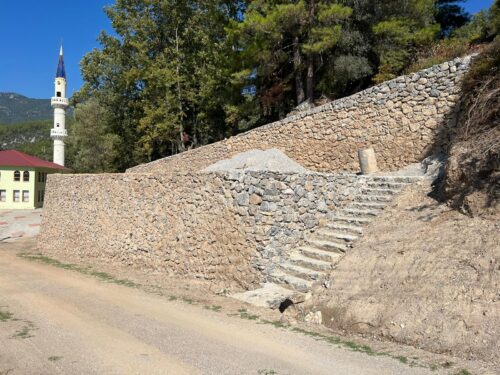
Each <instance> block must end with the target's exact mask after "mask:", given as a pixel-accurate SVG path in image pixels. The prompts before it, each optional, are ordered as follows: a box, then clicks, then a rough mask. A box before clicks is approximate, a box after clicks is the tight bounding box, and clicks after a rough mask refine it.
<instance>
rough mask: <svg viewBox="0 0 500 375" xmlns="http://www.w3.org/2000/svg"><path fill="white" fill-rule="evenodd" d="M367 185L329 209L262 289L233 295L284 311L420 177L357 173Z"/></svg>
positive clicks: (325, 277) (321, 280) (325, 278)
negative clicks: (344, 202) (343, 203)
mask: <svg viewBox="0 0 500 375" xmlns="http://www.w3.org/2000/svg"><path fill="white" fill-rule="evenodd" d="M359 178H362V179H367V180H368V181H366V187H364V188H362V189H361V190H360V192H359V193H358V194H357V195H355V196H354V197H353V200H352V203H351V204H350V205H348V206H347V207H344V208H342V209H339V210H337V211H334V212H331V213H329V214H328V215H327V220H326V222H324V223H323V225H320V226H319V227H318V228H317V229H316V230H315V231H314V232H312V233H310V234H309V235H307V236H306V237H305V240H304V243H303V244H300V246H297V247H296V248H294V249H293V250H292V251H290V252H289V254H288V256H287V259H285V260H284V261H283V262H281V264H279V265H277V267H276V268H275V270H274V271H273V272H271V273H270V274H269V275H268V276H267V282H265V283H264V284H262V286H261V288H259V289H256V290H252V291H247V292H243V293H238V294H235V295H233V297H234V298H236V299H239V300H242V301H245V302H248V303H251V304H254V305H257V306H263V307H269V308H273V309H276V308H279V310H280V311H282V310H283V311H284V310H285V309H286V308H287V307H289V306H290V305H292V304H296V303H300V302H303V301H305V300H306V299H307V298H308V293H309V292H310V290H311V288H312V287H313V285H314V284H321V283H326V282H328V279H329V277H330V274H331V273H332V271H333V270H334V269H335V266H336V264H337V263H338V262H339V261H340V260H341V259H342V258H343V256H344V255H345V254H346V253H347V252H348V251H349V250H350V249H351V248H352V246H353V244H354V243H355V241H356V240H357V239H358V238H359V237H361V236H362V235H363V230H364V228H365V227H366V226H368V225H369V224H370V223H371V222H373V221H374V220H376V218H377V216H378V215H379V214H380V213H381V212H382V211H383V210H384V208H385V207H386V206H387V205H388V204H389V203H390V202H392V201H393V199H394V198H395V196H396V195H398V194H399V193H401V192H402V191H403V189H405V188H406V187H407V186H409V185H410V184H412V183H414V182H418V181H421V180H422V179H424V177H422V176H393V175H387V176H382V175H379V176H360V177H359Z"/></svg>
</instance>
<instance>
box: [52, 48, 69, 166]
mask: <svg viewBox="0 0 500 375" xmlns="http://www.w3.org/2000/svg"><path fill="white" fill-rule="evenodd" d="M54 86H55V96H54V97H53V98H52V99H51V105H52V108H54V127H53V128H52V129H51V130H50V137H51V138H52V139H53V140H54V163H56V164H59V165H62V166H64V148H65V145H64V139H65V138H66V137H67V136H68V132H67V131H66V108H67V107H68V106H69V101H68V98H66V69H65V68H64V55H63V48H62V43H61V48H60V50H59V61H58V62H57V71H56V80H55V83H54Z"/></svg>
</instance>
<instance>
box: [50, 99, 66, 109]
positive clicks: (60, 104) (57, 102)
mask: <svg viewBox="0 0 500 375" xmlns="http://www.w3.org/2000/svg"><path fill="white" fill-rule="evenodd" d="M50 104H51V105H52V107H54V108H66V107H67V106H69V100H68V98H60V97H53V98H52V99H51V100H50Z"/></svg>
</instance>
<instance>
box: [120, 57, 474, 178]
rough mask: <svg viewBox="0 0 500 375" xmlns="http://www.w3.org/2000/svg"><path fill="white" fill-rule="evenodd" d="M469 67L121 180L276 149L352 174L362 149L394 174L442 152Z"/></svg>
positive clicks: (453, 66) (422, 76) (386, 88)
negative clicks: (464, 76) (244, 153)
mask: <svg viewBox="0 0 500 375" xmlns="http://www.w3.org/2000/svg"><path fill="white" fill-rule="evenodd" d="M470 60H471V58H470V57H467V58H463V59H461V58H458V59H455V60H453V61H450V62H447V63H444V64H441V65H436V66H434V67H431V68H429V69H426V70H423V71H420V72H418V73H413V74H410V75H407V76H402V77H398V78H396V79H394V80H392V81H389V82H384V83H382V84H380V85H377V86H374V87H371V88H369V89H367V90H365V91H362V92H359V93H357V94H355V95H352V96H350V97H347V98H343V99H340V100H336V101H333V102H331V103H327V104H325V105H322V106H319V107H316V108H313V109H311V110H308V111H304V112H301V113H299V114H297V115H293V116H290V117H287V118H285V119H283V120H281V121H278V122H275V123H272V124H268V125H265V126H261V127H259V128H257V129H254V130H251V131H249V132H246V133H244V134H240V135H237V136H235V137H231V138H228V139H226V140H223V141H221V142H216V143H213V144H211V145H208V146H204V147H200V148H197V149H194V150H190V151H187V152H184V153H181V154H178V155H175V156H172V157H168V158H164V159H160V160H157V161H154V162H152V163H148V164H143V165H139V166H137V167H134V168H130V169H129V170H128V172H132V173H175V172H180V171H182V172H195V171H200V170H202V169H204V168H206V167H207V166H209V165H211V164H213V163H215V162H217V161H219V160H222V159H227V158H230V157H232V156H234V155H236V154H238V153H241V152H244V151H248V150H251V149H269V148H278V149H280V150H281V151H283V152H285V153H286V154H287V155H288V156H289V157H290V158H292V159H294V160H296V161H297V162H299V163H300V164H301V165H303V166H304V167H306V168H308V169H310V170H314V171H319V172H338V171H358V170H359V166H358V157H357V151H358V150H359V149H361V148H366V147H368V146H370V147H373V148H374V149H375V152H376V154H377V160H378V165H379V167H380V168H381V169H382V170H386V171H391V170H397V169H400V168H402V167H404V166H406V165H407V164H410V163H415V162H419V161H421V160H422V159H424V158H425V157H427V156H429V155H430V154H432V153H435V152H438V151H443V150H446V148H447V147H448V144H449V141H450V137H451V136H452V135H453V131H454V128H455V125H456V112H457V111H458V109H459V103H460V94H461V89H460V83H461V80H462V77H463V75H464V74H465V72H466V71H467V70H468V68H469V64H470Z"/></svg>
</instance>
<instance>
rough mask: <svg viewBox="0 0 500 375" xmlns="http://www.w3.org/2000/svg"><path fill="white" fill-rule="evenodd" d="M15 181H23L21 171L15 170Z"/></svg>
mask: <svg viewBox="0 0 500 375" xmlns="http://www.w3.org/2000/svg"><path fill="white" fill-rule="evenodd" d="M14 181H21V172H19V171H14Z"/></svg>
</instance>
